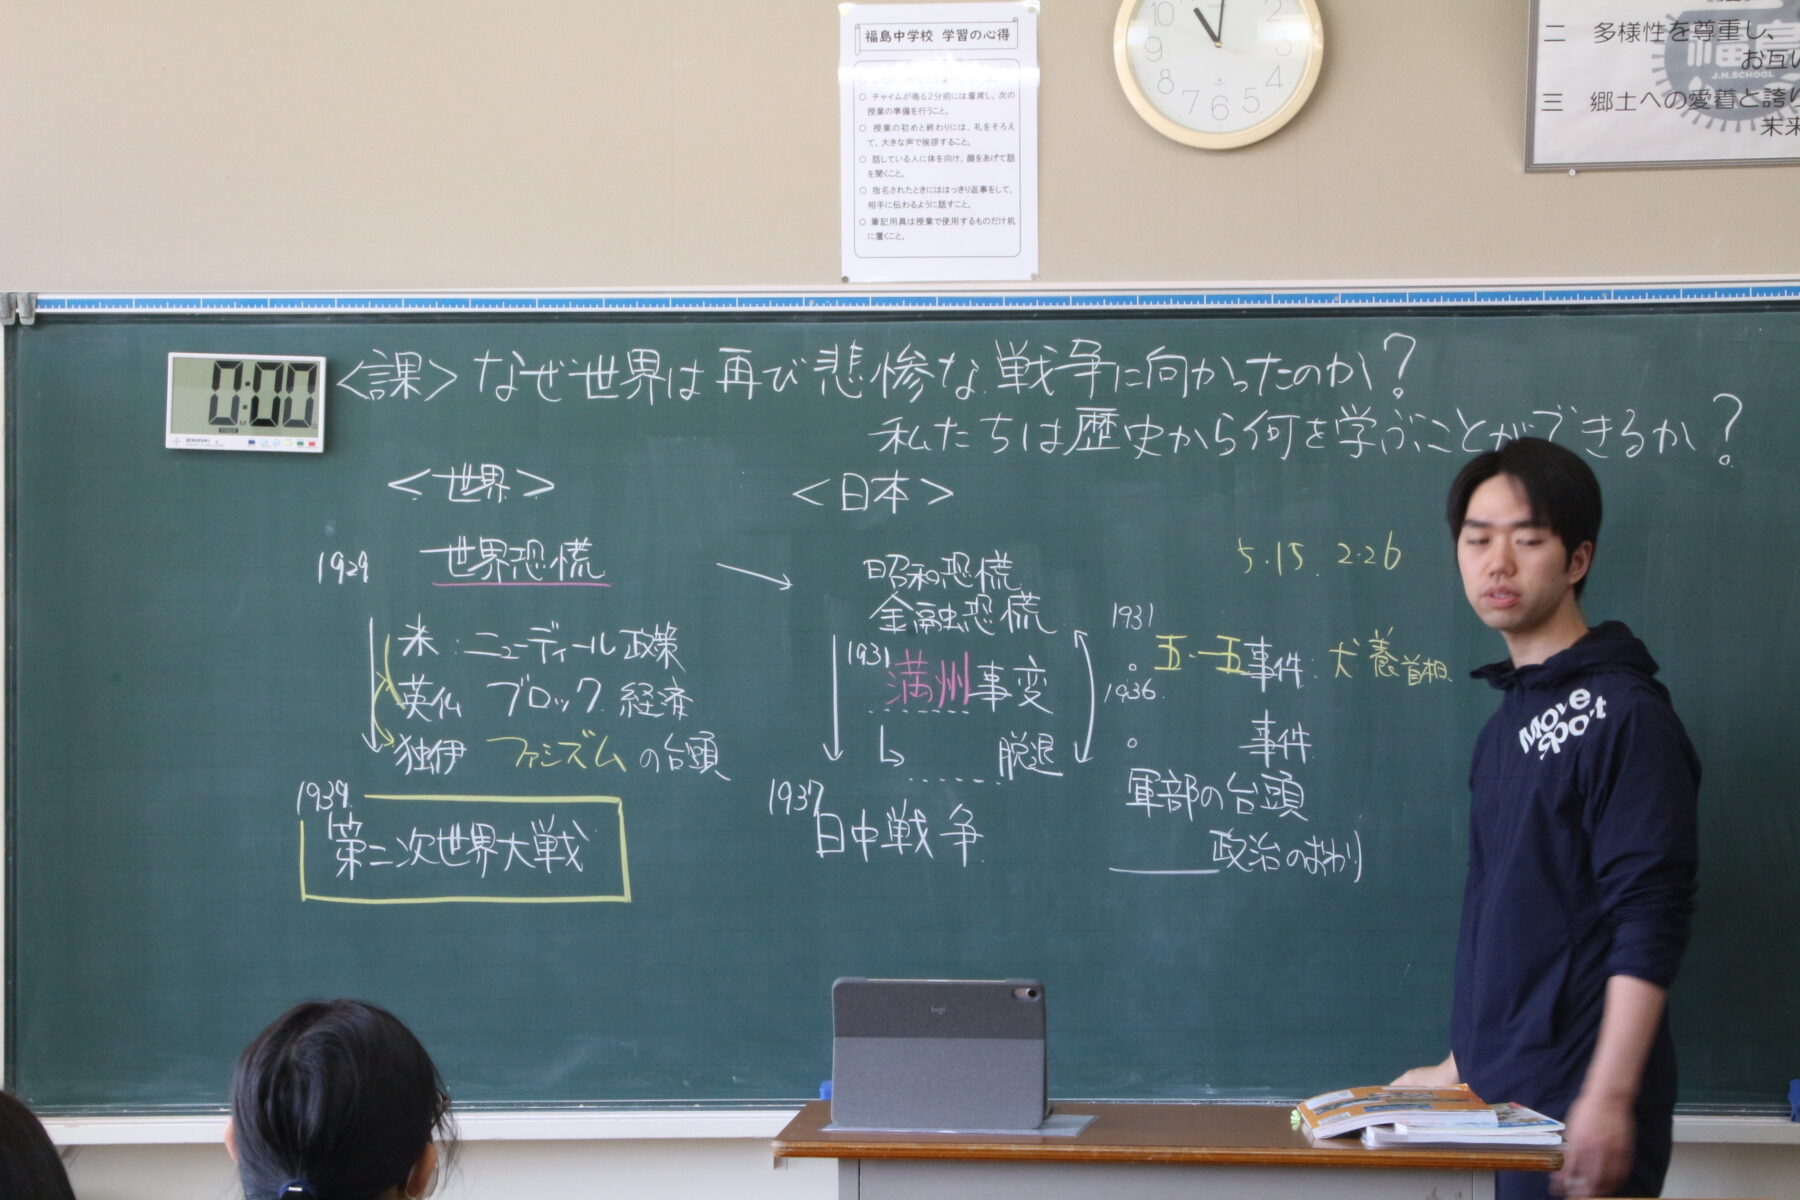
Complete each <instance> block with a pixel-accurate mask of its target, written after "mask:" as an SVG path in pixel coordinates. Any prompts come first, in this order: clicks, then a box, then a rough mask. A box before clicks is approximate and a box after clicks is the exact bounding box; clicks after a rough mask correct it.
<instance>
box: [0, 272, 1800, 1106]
mask: <svg viewBox="0 0 1800 1200" xmlns="http://www.w3.org/2000/svg"><path fill="white" fill-rule="evenodd" d="M7 349H8V363H9V378H8V384H7V386H8V438H7V463H8V474H7V482H8V509H7V511H8V514H9V518H10V522H9V529H8V534H9V556H8V593H7V594H8V601H9V610H8V619H9V639H8V644H9V655H10V657H9V671H10V674H9V704H8V714H9V722H10V724H9V729H8V753H7V773H8V778H7V783H8V788H7V822H8V823H7V834H8V843H7V845H8V872H7V884H8V889H9V894H8V900H7V910H6V913H7V921H8V929H9V943H8V945H9V955H10V957H9V964H8V973H7V988H8V995H7V1005H6V1021H7V1058H6V1066H7V1072H8V1076H9V1083H10V1084H11V1086H13V1087H16V1088H17V1089H19V1090H20V1091H21V1092H23V1093H24V1094H25V1095H26V1096H27V1097H29V1098H30V1099H31V1100H32V1101H33V1102H35V1103H37V1104H39V1105H41V1106H43V1107H44V1108H45V1109H48V1110H61V1111H124V1110H144V1109H160V1108H170V1107H173V1108H182V1107H187V1108H200V1107H205V1106H210V1105H217V1104H219V1103H221V1102H222V1101H223V1098H224V1094H225V1081H226V1077H227V1073H228V1070H229V1065H230V1063H231V1061H232V1059H233V1057H234V1055H235V1054H236V1052H237V1051H238V1049H239V1048H240V1047H241V1046H242V1044H243V1043H244V1042H245V1041H246V1040H247V1039H248V1038H249V1037H250V1036H251V1035H252V1034H253V1033H254V1032H255V1031H256V1030H257V1029H258V1028H259V1027H261V1026H262V1025H263V1024H264V1023H265V1022H266V1021H267V1020H268V1019H269V1018H270V1017H272V1016H273V1015H274V1014H275V1013H276V1012H278V1011H279V1010H281V1009H282V1008H284V1007H285V1006H287V1005H289V1004H290V1003H292V1002H294V1001H295V1000H297V999H300V998H303V997H307V996H319V995H343V994H348V995H356V996H362V997H367V998H370V999H372V1000H375V1001H377V1002H379V1003H382V1004H385V1005H388V1006H390V1007H391V1008H393V1009H394V1010H395V1011H396V1012H398V1013H399V1014H400V1015H401V1016H402V1017H403V1018H404V1019H405V1020H406V1021H407V1022H409V1023H410V1024H411V1025H412V1026H413V1027H414V1028H416V1029H417V1030H418V1031H419V1033H420V1035H421V1036H422V1038H423V1039H424V1041H425V1042H426V1044H427V1045H428V1046H429V1047H431V1049H432V1050H433V1051H434V1052H435V1054H436V1055H437V1057H438V1058H439V1061H440V1063H441V1065H442V1067H443V1069H444V1072H445V1075H446V1077H447V1079H448V1080H449V1083H450V1086H451V1090H452V1092H453V1094H454V1095H455V1096H456V1098H457V1099H458V1100H459V1101H464V1102H468V1103H473V1104H484V1103H491V1104H509V1103H510V1104H525V1105H561V1104H571V1103H584V1102H609V1101H610V1102H621V1103H630V1104H653V1103H658V1102H677V1103H683V1104H689V1103H707V1102H715V1103H726V1104H732V1103H735V1104H745V1103H753V1102H759V1101H762V1102H774V1101H792V1100H799V1099H804V1098H807V1097H809V1096H812V1095H813V1094H815V1091H816V1089H817V1086H818V1083H819V1081H820V1080H821V1079H822V1078H824V1077H825V1076H826V1075H827V1074H828V1072H829V1012H828V988H829V985H830V982H831V981H832V979H833V978H835V977H837V976H840V975H871V976H966V977H1001V976H1034V977H1038V978H1041V979H1043V980H1044V981H1045V984H1046V986H1047V989H1048V995H1049V1018H1050V1031H1051V1058H1050V1072H1051V1090H1052V1092H1053V1094H1055V1095H1058V1096H1064V1097H1141V1098H1159V1097H1209V1096H1210V1097H1243V1098H1254V1097H1277V1096H1296V1095H1304V1094H1308V1093H1311V1092H1315V1091H1318V1090H1322V1089H1324V1088H1327V1087H1330V1086H1337V1085H1344V1084H1351V1083H1366V1082H1371V1081H1378V1080H1381V1079H1386V1078H1388V1077H1390V1076H1391V1075H1392V1074H1393V1073H1395V1072H1396V1071H1398V1070H1400V1069H1401V1068H1404V1067H1406V1066H1408V1065H1411V1064H1413V1063H1416V1062H1419V1061H1424V1060H1426V1059H1429V1058H1433V1057H1435V1056H1437V1055H1438V1054H1439V1053H1441V1051H1442V1049H1443V1046H1444V1042H1445V1038H1446V1026H1447V1010H1448V1006H1449V986H1450V966H1451V957H1452V950H1453V943H1454V926H1455V919H1456V912H1457V905H1458V899H1459V896H1460V888H1461V881H1462V874H1463V863H1464V831H1465V809H1466V791H1465V778H1466V764H1467V760H1468V754H1469V748H1470V745H1471V743H1472V741H1473V738H1474V735H1475V732H1476V730H1477V729H1478V728H1479V726H1480V724H1481V722H1482V721H1483V719H1484V718H1485V716H1486V714H1487V713H1488V712H1490V711H1491V710H1492V707H1493V705H1494V703H1495V697H1494V696H1493V694H1492V693H1491V691H1490V690H1489V689H1487V688H1486V687H1485V686H1483V685H1479V684H1476V683H1474V682H1472V681H1470V680H1469V679H1468V677H1467V671H1468V670H1469V669H1470V668H1472V667H1474V666H1476V665H1479V664H1480V663H1482V662H1486V661H1490V660H1492V659H1494V658H1498V657H1500V656H1501V654H1502V647H1501V645H1500V643H1499V642H1498V640H1497V639H1495V638H1494V637H1493V636H1492V635H1491V634H1490V633H1489V632H1487V631H1486V630H1485V629H1483V628H1482V627H1481V626H1480V625H1479V624H1478V623H1477V622H1476V621H1475V620H1474V619H1473V617H1472V616H1471V615H1469V613H1468V612H1467V610H1466V606H1465V604H1464V602H1463V600H1462V598H1461V594H1460V588H1459V585H1458V582H1457V579H1456V575H1455V571H1454V568H1453V564H1452V560H1451V555H1450V541H1449V535H1448V531H1447V530H1446V529H1445V528H1444V526H1443V520H1442V516H1441V503H1442V499H1441V498H1442V495H1443V492H1444V489H1445V486H1446V484H1447V482H1448V480H1449V478H1450V477H1451V475H1452V474H1453V473H1454V471H1455V469H1456V466H1457V465H1458V464H1459V463H1460V461H1461V460H1462V459H1463V458H1464V457H1465V456H1466V454H1467V453H1469V452H1471V451H1474V450H1476V449H1480V448H1485V447H1487V446H1489V445H1492V444H1493V443H1494V442H1495V440H1496V439H1501V438H1505V437H1508V436H1515V435H1518V434H1521V433H1527V432H1529V433H1534V434H1539V435H1545V436H1551V437H1554V438H1555V439H1556V440H1558V441H1561V442H1564V443H1566V444H1568V445H1570V446H1572V447H1575V448H1577V449H1579V450H1580V451H1582V452H1583V453H1586V454H1588V455H1589V456H1591V460H1592V462H1593V465H1594V467H1595V469H1596V471H1597V472H1598V473H1599V475H1600V477H1601V480H1602V483H1603V484H1604V486H1605V488H1606V490H1607V496H1608V501H1609V516H1608V519H1607V524H1606V528H1605V531H1604V533H1603V536H1602V540H1601V543H1600V552H1599V556H1598V561H1597V566H1596V571H1595V575H1594V577H1593V580H1592V583H1591V585H1590V587H1589V589H1588V604H1587V607H1588V611H1589V614H1590V616H1591V617H1593V618H1595V619H1599V618H1606V617H1616V618H1621V619H1623V620H1625V621H1627V622H1628V623H1629V624H1631V625H1632V626H1633V627H1634V628H1635V629H1636V630H1637V631H1638V632H1639V633H1640V634H1641V635H1642V636H1643V637H1644V638H1645V640H1646V641H1647V642H1648V643H1649V644H1650V646H1651V648H1652V650H1653V652H1654V653H1655V654H1656V655H1657V657H1658V658H1659V659H1660V660H1661V661H1662V662H1663V664H1664V667H1665V678H1666V680H1667V682H1668V683H1669V685H1670V687H1671V688H1672V690H1673V692H1674V695H1675V697H1676V701H1677V704H1678V707H1679V709H1680V711H1681V712H1682V714H1683V716H1684V718H1685V719H1686V721H1687V724H1688V727H1689V729H1690V731H1691V733H1692V735H1693V738H1694V741H1695V743H1696V744H1697V746H1698V748H1699V750H1700V753H1701V755H1702V757H1703V758H1704V760H1705V763H1706V772H1707V773H1706V784H1705V789H1704V794H1703V806H1704V836H1705V844H1704V847H1703V851H1704V856H1705V868H1704V875H1703V889H1702V899H1701V908H1700V912H1699V916H1698V923H1697V927H1696V935H1695V938H1694V942H1693V945H1692V948H1691V950H1690V953H1689V956H1688V962H1687V968H1686V973H1685V975H1684V977H1683V979H1682V980H1681V982H1680V983H1679V984H1678V985H1677V989H1676V992H1675V999H1674V1011H1675V1019H1676V1025H1677V1037H1678V1040H1679V1043H1680V1046H1681V1050H1682V1055H1683V1088H1684V1091H1683V1098H1684V1101H1685V1102H1686V1103H1688V1104H1691V1105H1736V1106H1756V1105H1759V1104H1767V1103H1773V1102H1774V1101H1775V1100H1776V1099H1777V1097H1778V1095H1779V1093H1780V1090H1781V1088H1782V1086H1783V1081H1785V1080H1786V1079H1788V1078H1789V1077H1790V1076H1791V1075H1793V1074H1795V1073H1796V1071H1797V1070H1800V1062H1795V1061H1791V1060H1790V1058H1791V1053H1792V1051H1793V1048H1794V1047H1795V1046H1796V1045H1800V1006H1797V1005H1795V1004H1794V1003H1792V999H1793V997H1795V996H1797V995H1800V952H1797V951H1796V948H1795V943H1794V940H1793V939H1792V938H1791V937H1788V936H1787V935H1786V934H1785V933H1784V932H1782V930H1781V928H1780V926H1779V921H1780V920H1782V919H1785V918H1784V917H1776V916H1775V914H1789V913H1791V912H1792V910H1793V908H1794V896H1795V891H1794V880H1795V878H1796V866H1797V865H1800V854H1797V845H1796V843H1797V835H1800V824H1797V818H1796V811H1797V809H1796V806H1795V804H1794V779H1795V769H1794V768H1795V765H1796V764H1795V755H1794V745H1795V740H1794V738H1793V736H1792V732H1791V726H1792V724H1793V722H1794V719H1795V717H1796V715H1797V714H1800V685H1796V683H1795V672H1794V670H1793V661H1792V652H1791V649H1790V648H1789V645H1788V642H1789V631H1790V630H1791V629H1793V628H1794V627H1795V626H1796V624H1797V623H1800V612H1797V611H1796V597H1797V596H1800V586H1797V585H1796V575H1795V568H1794V555H1795V552H1796V548H1797V546H1800V541H1797V539H1796V536H1795V521H1796V511H1797V505H1796V499H1797V490H1796V486H1795V484H1796V473H1797V471H1800V467H1797V466H1796V464H1797V463H1800V414H1797V413H1796V408H1795V402H1796V374H1795V372H1796V364H1797V363H1800V310H1796V309H1794V308H1792V307H1788V308H1752V307H1747V306H1738V307H1716V308H1711V309H1706V308H1698V309H1679V310H1678V309H1673V308H1667V307H1664V308H1658V309H1648V308H1645V309H1626V308H1597V309H1585V310H1557V311H1552V310H1548V309H1545V310H1537V311H1532V310H1509V311H1491V310H1490V311H1478V310H1463V309H1435V310H1412V311H1402V310H1396V311H1386V312H1370V313H1351V312H1346V311H1342V310H1297V311H1293V312H1285V311H1284V312H1279V313H1253V314H1248V315H1245V314H1230V315H1223V314H1222V315H1218V316H1210V315H1199V316H1197V315H1191V314H1179V313H1161V314H1156V313H1151V314H1143V315H1135V314H1134V315H1118V314H1110V315H1109V314H1090V313H1080V312H1073V313H1071V312H1055V313H1049V312H1041V311H1021V312H1017V313H1011V312H1009V313H1004V314H984V315H973V316H958V317H949V316H944V315H941V314H939V315H933V316H928V317H918V318H911V317H907V316H905V315H902V314H886V313H868V312H865V313H861V314H858V315H855V316H853V317H845V318H836V319H834V318H806V319H803V318H800V317H795V316H788V315H773V314H771V315H766V316H763V317H760V318H757V319H739V318H718V319H712V318H698V317H676V316H667V317H663V318H660V319H647V318H636V317H619V318H612V319H601V318H588V317H581V318H562V319H553V318H549V317H544V316H534V317H480V316H460V317H456V318H448V317H431V318H420V319H411V320H408V319H399V318H382V317H374V316H366V317H358V318H332V319H327V318H320V319H309V318H285V317H284V318H263V319H254V320H217V319H215V320H206V319H198V318H195V319H188V318H140V317H124V316H92V317H64V316H43V317H40V319H39V321H38V322H37V324H35V325H34V326H32V327H30V328H22V327H17V328H12V329H8V330H7ZM172 351H195V352H202V353H208V354H227V353H231V354H248V355H278V354H279V355H321V356H324V357H325V359H326V360H327V363H328V381H329V386H328V388H327V401H326V402H327V412H326V444H325V447H324V450H323V452H322V453H318V454H308V453H255V452H239V453H227V452H207V451H186V450H170V449H165V448H164V445H163V420H164V384H165V373H166V360H167V355H168V354H169V353H170V352H172ZM221 408H222V411H223V412H224V414H225V415H226V416H229V402H228V398H224V399H222V400H221ZM1771 920H1774V921H1775V922H1776V923H1775V924H1773V925H1772V924H1770V921H1771ZM1784 1054H1786V1055H1789V1056H1790V1058H1784V1057H1783V1055H1784Z"/></svg>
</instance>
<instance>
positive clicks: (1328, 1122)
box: [1295, 1085, 1500, 1138]
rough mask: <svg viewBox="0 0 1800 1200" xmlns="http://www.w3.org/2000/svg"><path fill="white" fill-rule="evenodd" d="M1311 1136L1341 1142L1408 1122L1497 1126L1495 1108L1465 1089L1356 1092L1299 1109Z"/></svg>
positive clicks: (1313, 1101)
mask: <svg viewBox="0 0 1800 1200" xmlns="http://www.w3.org/2000/svg"><path fill="white" fill-rule="evenodd" d="M1295 1111H1296V1112H1298V1113H1299V1114H1300V1121H1301V1124H1302V1125H1304V1126H1305V1128H1306V1132H1307V1134H1308V1135H1309V1136H1311V1137H1315V1138H1328V1137H1337V1136H1338V1135H1339V1134H1344V1133H1355V1132H1356V1131H1357V1130H1359V1129H1364V1128H1367V1127H1368V1126H1370V1125H1392V1124H1395V1123H1396V1122H1399V1121H1406V1122H1408V1123H1409V1124H1413V1125H1426V1126H1432V1127H1441V1126H1456V1127H1480V1126H1489V1127H1493V1126H1496V1125H1498V1124H1499V1123H1500V1118H1499V1116H1498V1114H1496V1113H1495V1111H1494V1109H1493V1107H1492V1106H1491V1105H1488V1104H1486V1103H1484V1102H1483V1101H1482V1099H1481V1097H1480V1096H1477V1095H1476V1094H1475V1093H1474V1092H1472V1091H1470V1090H1469V1089H1468V1088H1467V1087H1466V1086H1461V1085H1459V1086H1457V1087H1449V1088H1422V1087H1358V1088H1344V1089H1342V1090H1340V1091H1336V1092H1325V1093H1324V1094H1322V1095H1318V1096H1314V1097H1313V1098H1312V1099H1310V1100H1304V1101H1302V1102H1301V1104H1300V1107H1299V1108H1298V1109H1296V1110H1295Z"/></svg>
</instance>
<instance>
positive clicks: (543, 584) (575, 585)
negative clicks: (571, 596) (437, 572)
mask: <svg viewBox="0 0 1800 1200" xmlns="http://www.w3.org/2000/svg"><path fill="white" fill-rule="evenodd" d="M431 586H432V587H611V586H612V584H610V583H542V582H526V583H437V582H433V583H432V585H431Z"/></svg>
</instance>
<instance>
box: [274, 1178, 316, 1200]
mask: <svg viewBox="0 0 1800 1200" xmlns="http://www.w3.org/2000/svg"><path fill="white" fill-rule="evenodd" d="M275 1195H276V1196H278V1197H285V1196H300V1197H302V1198H303V1200H314V1196H313V1190H312V1184H310V1183H308V1182H306V1180H304V1179H290V1180H288V1181H287V1182H286V1183H284V1184H282V1185H281V1190H280V1191H278V1192H276V1193H275Z"/></svg>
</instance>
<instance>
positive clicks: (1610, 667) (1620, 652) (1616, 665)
mask: <svg viewBox="0 0 1800 1200" xmlns="http://www.w3.org/2000/svg"><path fill="white" fill-rule="evenodd" d="M1659 669H1660V668H1658V667H1657V665H1656V660H1655V659H1654V658H1651V657H1650V651H1649V650H1648V649H1646V648H1645V646H1644V643H1642V642H1640V641H1638V639H1637V637H1636V636H1635V635H1634V634H1633V633H1632V632H1631V630H1630V629H1627V628H1626V627H1625V623H1624V622H1623V621H1602V622H1601V623H1600V624H1598V625H1596V626H1594V627H1593V628H1592V629H1590V630H1588V631H1587V632H1586V633H1585V634H1583V635H1582V636H1581V640H1580V641H1578V642H1576V643H1575V644H1574V645H1573V646H1570V647H1569V648H1568V649H1567V650H1564V651H1562V652H1561V653H1559V654H1553V655H1551V656H1550V657H1549V658H1547V659H1545V660H1544V661H1543V662H1541V663H1534V664H1532V665H1531V666H1528V667H1515V666H1513V665H1512V660H1511V659H1502V660H1501V661H1499V662H1496V663H1489V664H1488V665H1487V666H1485V667H1479V668H1477V669H1476V670H1474V671H1472V672H1470V674H1471V675H1472V676H1473V677H1474V678H1476V679H1485V680H1487V681H1488V682H1489V683H1491V684H1493V685H1494V686H1495V687H1497V688H1499V689H1500V690H1502V691H1511V690H1513V689H1514V688H1516V687H1523V688H1527V689H1530V688H1556V687H1559V686H1561V685H1562V684H1563V683H1565V682H1567V681H1568V680H1570V679H1572V678H1574V677H1575V676H1577V675H1585V674H1594V673H1610V672H1624V673H1626V674H1630V675H1636V676H1638V677H1639V678H1640V679H1642V680H1643V682H1644V683H1646V684H1648V685H1649V686H1650V687H1652V688H1654V689H1655V690H1656V692H1657V693H1658V694H1659V695H1661V696H1663V697H1665V698H1666V697H1667V696H1668V694H1669V692H1668V689H1667V688H1665V687H1663V685H1662V684H1661V683H1660V682H1658V681H1657V679H1656V672H1657V671H1658V670H1659Z"/></svg>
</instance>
